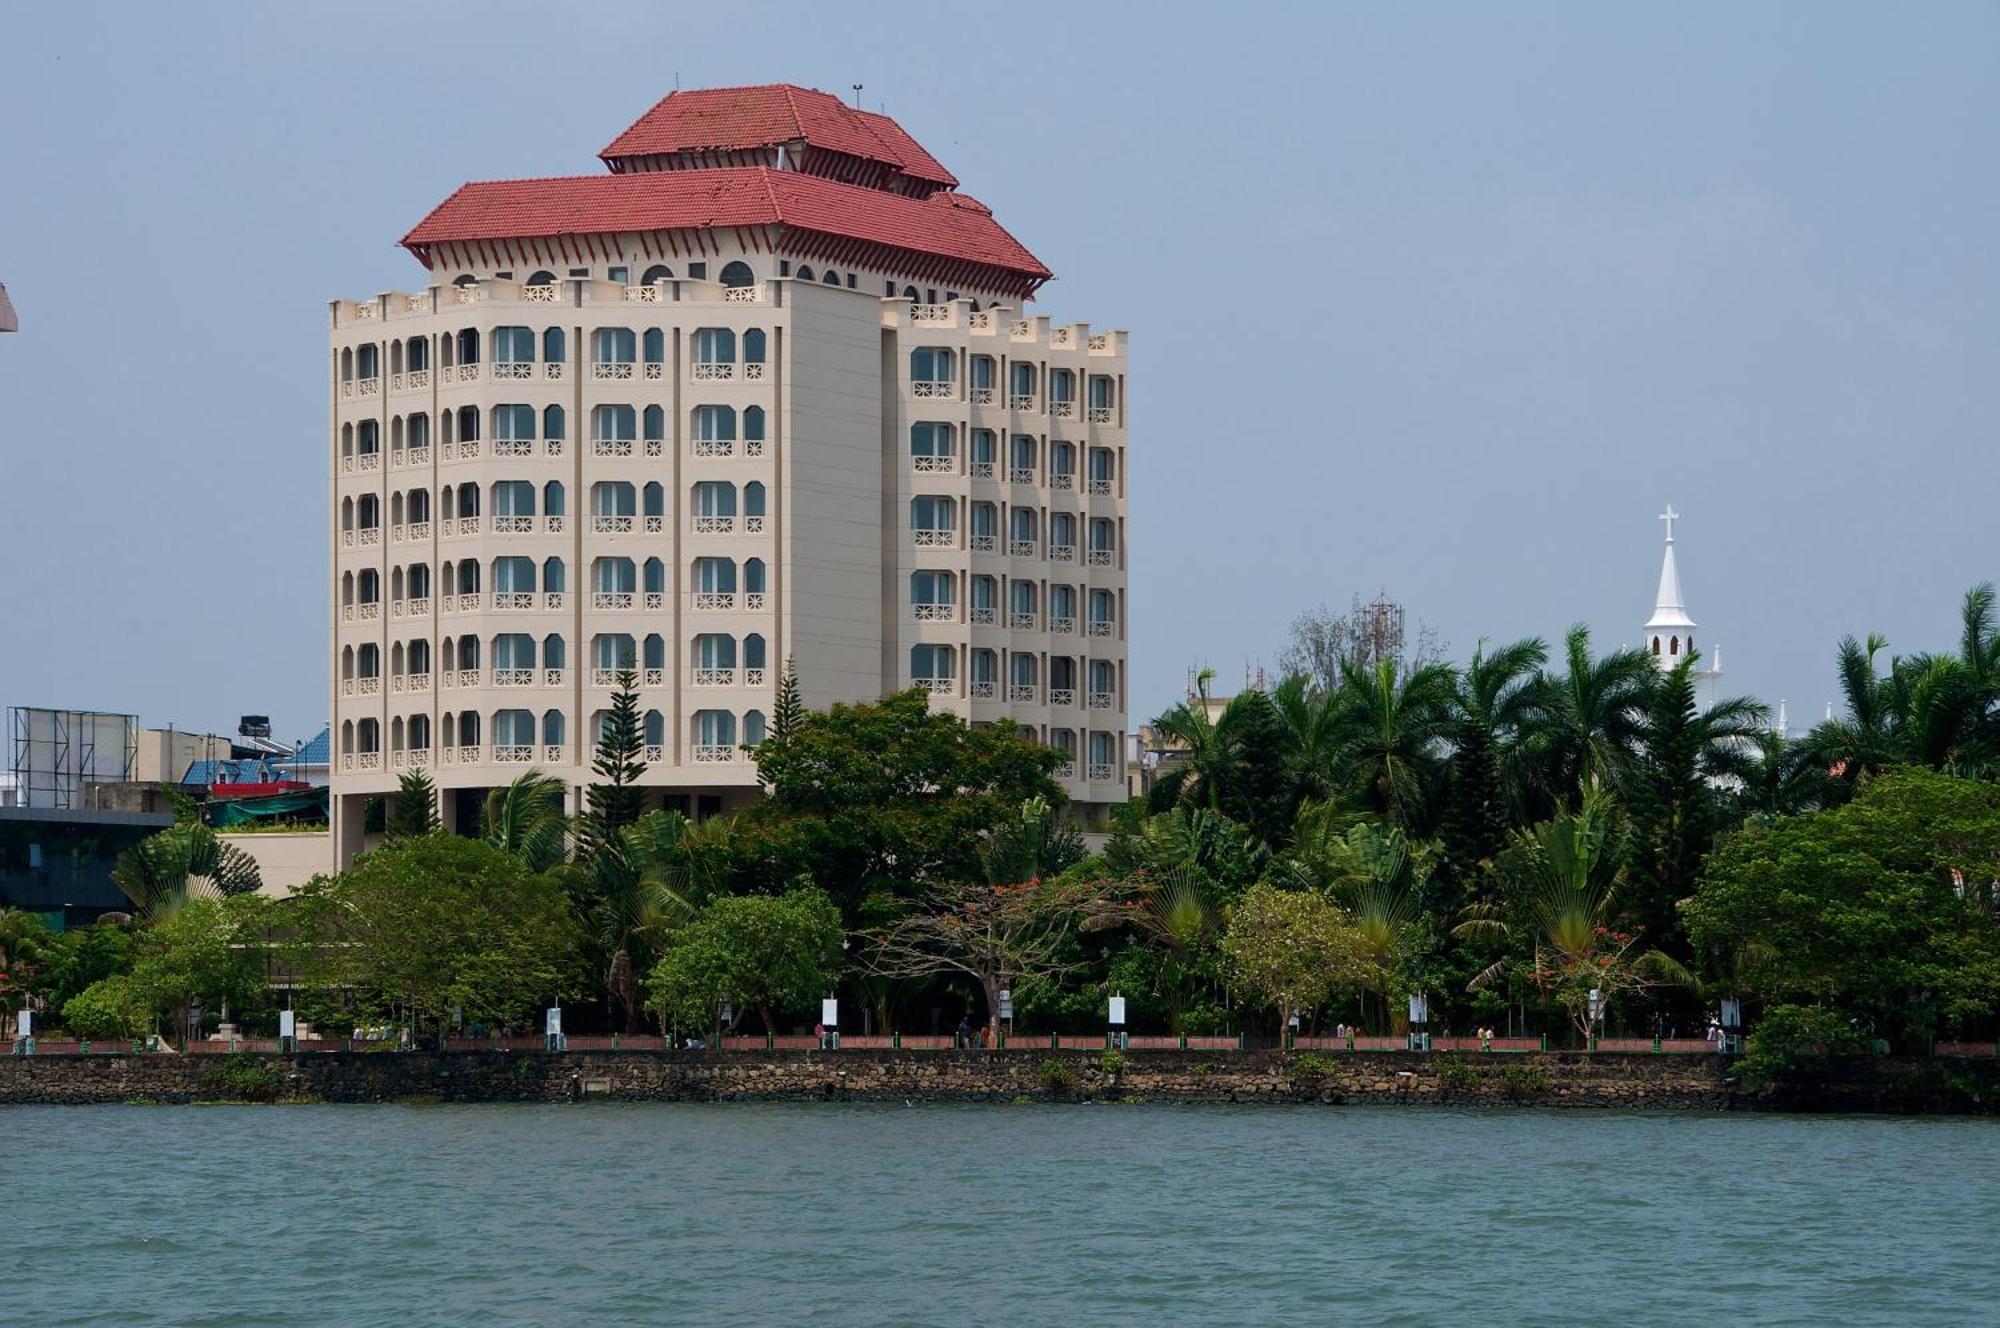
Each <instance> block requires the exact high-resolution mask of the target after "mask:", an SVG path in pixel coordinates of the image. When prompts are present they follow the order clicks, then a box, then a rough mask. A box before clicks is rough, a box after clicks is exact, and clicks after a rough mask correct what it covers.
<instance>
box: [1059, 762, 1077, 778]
mask: <svg viewBox="0 0 2000 1328" xmlns="http://www.w3.org/2000/svg"><path fill="white" fill-rule="evenodd" d="M1055 777H1056V778H1057V779H1075V778H1076V762H1074V761H1064V762H1063V763H1062V764H1061V765H1059V766H1057V767H1056V773H1055Z"/></svg>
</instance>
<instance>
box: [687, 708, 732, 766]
mask: <svg viewBox="0 0 2000 1328" xmlns="http://www.w3.org/2000/svg"><path fill="white" fill-rule="evenodd" d="M694 742H695V747H694V759H695V760H697V761H727V760H731V759H733V758H734V757H735V755H736V750H735V749H736V716H734V715H732V714H730V713H729V712H728V711H727V710H697V711H695V712H694Z"/></svg>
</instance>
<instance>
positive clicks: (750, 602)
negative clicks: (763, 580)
mask: <svg viewBox="0 0 2000 1328" xmlns="http://www.w3.org/2000/svg"><path fill="white" fill-rule="evenodd" d="M743 607H744V609H745V610H747V611H748V612H750V613H762V612H763V611H764V592H763V591H761V590H746V591H744V592H743Z"/></svg>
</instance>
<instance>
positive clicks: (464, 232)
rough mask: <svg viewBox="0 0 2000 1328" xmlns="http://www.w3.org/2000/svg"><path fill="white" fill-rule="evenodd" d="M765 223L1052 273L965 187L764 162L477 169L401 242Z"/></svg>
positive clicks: (418, 247) (1032, 278)
mask: <svg viewBox="0 0 2000 1328" xmlns="http://www.w3.org/2000/svg"><path fill="white" fill-rule="evenodd" d="M681 95H682V96H686V95H687V94H685V93H683V94H681ZM767 225H782V226H787V227H793V228H796V229H799V230H808V231H817V232H821V233H823V234H828V235H836V236H841V237H844V238H847V239H852V240H860V241H863V242H866V243H869V244H877V245H883V246H886V247H889V248H893V249H901V250H906V251H910V252H913V253H918V254H931V255H937V256H940V257H944V258H951V259H957V260H959V261H961V262H967V263H976V264H980V265H982V266H985V267H993V268H1000V269H1002V270H1004V271H1007V272H1011V273H1014V274H1016V275H1017V276H1020V277H1025V278H1027V279H1028V284H1029V285H1030V286H1033V285H1035V284H1039V283H1040V282H1042V281H1045V280H1047V279H1048V277H1049V276H1050V275H1051V273H1050V272H1049V269H1048V268H1046V267H1044V266H1043V265H1042V263H1041V260H1040V259H1038V258H1036V257H1035V256H1034V255H1033V254H1031V253H1029V252H1028V250H1027V249H1026V248H1025V247H1023V246H1022V244H1021V242H1020V241H1019V240H1016V239H1015V238H1014V237H1013V236H1012V235H1010V234H1008V233H1007V231H1006V229H1005V228H1004V227H1002V226H1001V225H1000V223H999V222H997V221H995V220H994V219H993V214H992V212H991V211H989V210H988V209H987V208H986V206H985V205H984V204H983V203H980V202H979V201H978V200H976V199H973V198H969V197H967V196H966V195H964V194H958V193H950V192H944V193H936V194H932V195H931V196H930V197H929V198H921V199H920V198H911V197H907V196H905V195H902V194H893V193H886V192H884V191H882V190H878V189H867V188H863V187H861V186H859V185H850V184H842V183H839V182H838V181H834V180H828V179H824V178H822V177H820V176H814V175H802V174H800V173H798V172H796V171H780V170H775V169H772V168H771V167H767V166H736V167H717V168H713V169H707V170H690V171H648V172H641V173H639V174H633V175H572V176H558V177H555V178H552V179H541V180H485V181H475V182H473V183H471V184H466V185H462V186H460V187H459V189H458V192H456V193H454V194H453V195H452V196H451V197H450V198H447V199H446V200H445V201H444V202H442V203H440V204H439V205H438V206H437V207H436V208H434V209H433V210H432V211H431V214H430V215H429V216H427V217H425V218H424V219H423V220H422V221H420V222H418V223H417V225H416V227H415V229H413V230H411V232H410V233H409V234H408V235H405V236H404V237H403V240H402V243H403V244H404V245H405V246H406V247H408V248H410V249H412V250H415V251H417V252H418V257H419V258H422V257H423V256H424V255H423V251H424V250H425V249H427V248H428V247H429V246H431V245H436V244H449V243H451V242H453V241H465V240H502V239H526V238H544V237H553V236H562V235H588V234H606V233H612V232H621V231H659V230H705V229H714V228H720V227H728V226H767Z"/></svg>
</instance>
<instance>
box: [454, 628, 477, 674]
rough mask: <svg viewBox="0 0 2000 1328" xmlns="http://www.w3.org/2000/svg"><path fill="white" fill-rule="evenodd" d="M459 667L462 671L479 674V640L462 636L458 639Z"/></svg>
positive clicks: (474, 637)
mask: <svg viewBox="0 0 2000 1328" xmlns="http://www.w3.org/2000/svg"><path fill="white" fill-rule="evenodd" d="M458 667H459V669H460V670H461V671H471V672H477V671H478V669H479V638H478V637H476V636H461V637H459V638H458Z"/></svg>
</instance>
